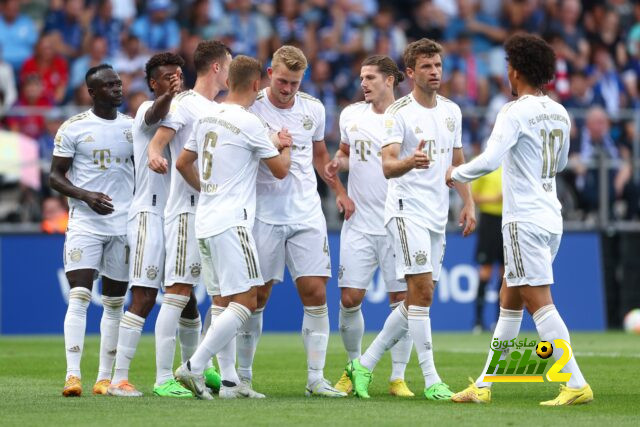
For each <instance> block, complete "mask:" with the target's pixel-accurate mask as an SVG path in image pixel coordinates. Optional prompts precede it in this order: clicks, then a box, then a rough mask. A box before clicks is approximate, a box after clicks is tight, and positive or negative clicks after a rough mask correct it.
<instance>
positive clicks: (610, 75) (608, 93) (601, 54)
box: [590, 46, 627, 118]
mask: <svg viewBox="0 0 640 427" xmlns="http://www.w3.org/2000/svg"><path fill="white" fill-rule="evenodd" d="M590 79H591V81H592V82H593V83H594V86H593V90H594V93H595V100H596V102H597V103H599V104H600V105H602V106H603V107H604V108H605V110H607V113H608V114H609V116H611V117H613V118H617V117H618V113H619V111H620V108H623V107H625V106H626V105H627V98H626V93H625V88H624V84H623V83H622V79H621V78H620V75H619V74H618V71H617V70H616V68H615V64H614V62H613V59H612V58H611V54H610V53H609V51H608V50H607V49H606V48H605V47H604V46H597V47H596V48H595V50H594V52H593V66H591V67H590Z"/></svg>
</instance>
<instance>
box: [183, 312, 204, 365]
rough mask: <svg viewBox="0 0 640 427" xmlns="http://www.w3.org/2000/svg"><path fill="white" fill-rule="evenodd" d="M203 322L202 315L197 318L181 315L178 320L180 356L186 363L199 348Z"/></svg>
mask: <svg viewBox="0 0 640 427" xmlns="http://www.w3.org/2000/svg"><path fill="white" fill-rule="evenodd" d="M201 329H202V322H201V320H200V315H199V314H198V317H196V318H195V319H185V318H184V317H181V318H180V320H179V321H178V339H179V340H180V356H181V357H182V363H185V362H186V361H187V360H189V358H190V357H191V355H193V353H194V352H195V351H196V348H198V344H199V343H200V330H201Z"/></svg>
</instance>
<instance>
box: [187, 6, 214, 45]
mask: <svg viewBox="0 0 640 427" xmlns="http://www.w3.org/2000/svg"><path fill="white" fill-rule="evenodd" d="M187 13H188V16H187V19H186V22H185V23H184V24H185V25H184V27H185V31H186V32H188V33H191V34H197V35H199V36H200V37H202V39H203V40H210V39H212V38H213V37H214V36H215V34H216V27H217V26H216V25H215V24H214V22H213V20H212V19H211V17H210V16H209V0H195V1H194V2H193V4H192V5H191V6H190V7H189V8H188V12H187Z"/></svg>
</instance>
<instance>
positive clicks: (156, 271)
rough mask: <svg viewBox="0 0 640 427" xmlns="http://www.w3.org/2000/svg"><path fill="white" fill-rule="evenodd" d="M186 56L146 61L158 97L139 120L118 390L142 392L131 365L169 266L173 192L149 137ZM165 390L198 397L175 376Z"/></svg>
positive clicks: (178, 86) (176, 86)
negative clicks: (167, 220) (168, 209)
mask: <svg viewBox="0 0 640 427" xmlns="http://www.w3.org/2000/svg"><path fill="white" fill-rule="evenodd" d="M183 65H184V60H183V59H182V58H181V57H180V56H179V55H175V54H173V53H170V52H165V53H159V54H156V55H154V56H152V57H151V59H149V61H148V62H147V64H146V66H145V69H146V70H145V71H146V79H147V84H148V86H149V89H150V90H151V91H152V92H153V93H154V95H155V96H156V99H155V101H145V102H144V103H142V105H141V106H140V107H139V108H138V112H137V113H136V117H135V119H134V122H133V128H132V133H133V159H134V162H135V164H137V165H138V167H137V168H136V170H135V189H136V191H135V195H134V196H133V201H132V203H131V207H130V209H129V225H128V232H127V240H128V244H129V248H131V254H132V256H131V260H130V261H131V262H130V263H129V286H130V288H131V297H132V300H131V305H130V306H129V309H128V310H127V311H126V312H125V313H124V316H123V317H122V320H121V322H120V331H119V334H118V347H117V353H116V363H115V372H114V375H113V378H112V380H111V385H110V386H109V389H108V394H110V395H114V396H125V397H136V396H142V393H141V392H139V391H138V390H136V388H135V387H134V386H133V385H132V384H131V383H130V382H129V366H130V365H131V360H133V357H134V355H135V352H136V348H137V347H138V341H139V340H140V335H141V333H142V327H143V326H144V322H145V319H146V317H147V316H148V315H149V312H151V309H152V308H153V306H154V305H155V302H156V296H157V295H158V289H160V286H161V284H162V279H163V272H164V235H163V233H164V229H163V217H164V208H165V204H166V201H167V194H168V192H169V175H168V174H164V175H163V174H158V173H155V172H153V171H152V170H150V169H149V168H147V167H146V165H147V148H148V146H149V141H150V140H151V138H152V137H153V135H154V134H155V132H156V130H157V129H158V125H159V122H160V120H162V119H163V118H164V117H165V116H166V115H167V113H168V112H169V107H170V106H171V100H172V99H173V97H174V96H175V95H176V94H177V93H179V92H180V91H181V90H182V68H181V67H182V66H183ZM159 391H160V392H165V391H168V392H167V393H166V394H164V395H168V396H173V397H192V394H191V392H190V391H189V390H187V389H185V388H184V387H182V386H181V385H180V384H178V383H177V382H176V381H175V380H174V381H173V383H170V384H168V385H167V387H165V388H164V389H160V390H159Z"/></svg>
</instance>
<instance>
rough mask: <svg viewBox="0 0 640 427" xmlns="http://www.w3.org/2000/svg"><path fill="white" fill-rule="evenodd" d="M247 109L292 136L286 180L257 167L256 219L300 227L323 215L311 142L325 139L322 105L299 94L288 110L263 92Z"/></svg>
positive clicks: (312, 98)
mask: <svg viewBox="0 0 640 427" xmlns="http://www.w3.org/2000/svg"><path fill="white" fill-rule="evenodd" d="M250 110H251V111H252V112H253V113H256V114H257V115H258V116H259V117H261V118H262V120H264V121H265V122H266V123H267V124H268V126H269V128H271V130H272V131H274V132H277V131H280V130H281V129H283V128H286V129H288V131H289V133H290V134H291V136H292V137H293V145H292V147H291V168H290V169H289V174H288V175H287V176H286V178H285V179H282V180H279V179H276V178H275V177H274V176H273V175H272V174H271V171H269V168H268V167H267V166H266V165H262V164H261V165H260V167H259V168H258V186H257V202H256V203H257V204H256V217H257V218H258V219H260V221H262V222H265V223H268V224H299V223H305V222H307V221H308V220H309V219H310V218H314V217H316V216H318V215H322V208H321V205H320V196H319V195H318V183H317V181H316V175H315V172H314V169H313V143H314V141H323V140H324V124H325V113H324V106H323V105H322V103H321V102H320V101H319V100H318V99H316V98H314V97H312V96H310V95H307V94H306V93H303V92H298V93H296V95H295V102H294V104H293V106H292V107H291V108H288V109H282V108H277V107H275V106H274V105H273V104H272V103H271V101H269V97H268V96H267V90H266V89H263V90H262V91H261V92H260V94H259V95H258V98H257V99H256V102H255V103H254V104H253V105H252V106H251V108H250Z"/></svg>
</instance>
